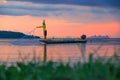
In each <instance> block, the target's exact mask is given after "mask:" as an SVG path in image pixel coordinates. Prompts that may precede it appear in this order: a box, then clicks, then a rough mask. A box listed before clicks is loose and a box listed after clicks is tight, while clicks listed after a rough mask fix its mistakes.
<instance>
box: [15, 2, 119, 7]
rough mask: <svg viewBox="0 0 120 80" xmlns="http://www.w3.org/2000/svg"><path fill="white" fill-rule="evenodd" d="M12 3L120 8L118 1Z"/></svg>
mask: <svg viewBox="0 0 120 80" xmlns="http://www.w3.org/2000/svg"><path fill="white" fill-rule="evenodd" d="M13 1H24V2H25V1H27V2H32V3H44V4H70V5H82V6H96V7H112V8H120V0H13Z"/></svg>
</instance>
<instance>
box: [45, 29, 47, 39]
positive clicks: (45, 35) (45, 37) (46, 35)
mask: <svg viewBox="0 0 120 80" xmlns="http://www.w3.org/2000/svg"><path fill="white" fill-rule="evenodd" d="M46 37H47V30H45V31H44V39H46Z"/></svg>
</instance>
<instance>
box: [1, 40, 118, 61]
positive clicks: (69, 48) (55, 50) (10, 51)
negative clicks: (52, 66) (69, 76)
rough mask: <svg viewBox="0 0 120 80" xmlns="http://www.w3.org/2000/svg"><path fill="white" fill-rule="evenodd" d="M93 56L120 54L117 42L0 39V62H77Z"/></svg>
mask: <svg viewBox="0 0 120 80" xmlns="http://www.w3.org/2000/svg"><path fill="white" fill-rule="evenodd" d="M111 43H112V44H111ZM114 43H115V44H114ZM91 53H92V54H94V56H95V57H96V56H105V57H110V56H112V55H114V53H120V44H119V40H118V41H113V42H110V43H109V42H108V44H106V42H105V43H104V42H102V44H101V43H98V42H96V43H94V42H89V41H88V43H87V44H84V43H83V44H82V43H71V44H47V45H45V44H41V43H40V42H39V40H35V39H31V40H30V39H25V40H15V39H0V62H18V61H31V60H37V61H38V60H39V61H49V60H52V61H63V62H68V61H71V62H78V61H81V60H85V59H87V58H88V55H89V54H91Z"/></svg>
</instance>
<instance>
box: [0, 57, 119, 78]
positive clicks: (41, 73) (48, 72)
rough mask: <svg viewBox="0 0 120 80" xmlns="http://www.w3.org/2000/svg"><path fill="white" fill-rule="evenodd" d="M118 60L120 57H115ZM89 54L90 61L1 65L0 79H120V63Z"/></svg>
mask: <svg viewBox="0 0 120 80" xmlns="http://www.w3.org/2000/svg"><path fill="white" fill-rule="evenodd" d="M115 60H116V61H117V62H119V61H118V59H115ZM115 60H113V59H112V58H110V59H108V60H107V61H106V60H104V59H102V58H99V59H94V60H93V58H92V55H90V56H89V59H88V62H85V63H81V62H78V63H75V64H70V62H68V63H63V62H59V63H58V62H52V61H49V62H41V63H40V62H39V63H38V62H29V63H24V62H19V63H16V65H11V66H8V65H5V64H1V65H0V80H120V65H119V64H118V63H117V64H116V62H115Z"/></svg>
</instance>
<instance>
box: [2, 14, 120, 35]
mask: <svg viewBox="0 0 120 80" xmlns="http://www.w3.org/2000/svg"><path fill="white" fill-rule="evenodd" d="M43 19H46V25H47V30H48V36H49V37H79V36H81V35H82V34H86V35H87V36H92V35H109V36H110V37H120V36H119V32H120V31H119V29H120V24H119V23H118V22H116V21H115V22H103V23H89V24H82V23H79V22H69V21H66V20H63V19H52V18H42V17H32V16H3V15H1V16H0V30H10V31H19V32H24V33H28V32H29V31H31V30H32V29H33V28H35V27H36V26H40V25H42V21H43ZM34 35H39V36H43V33H42V29H38V30H36V32H35V33H34Z"/></svg>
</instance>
